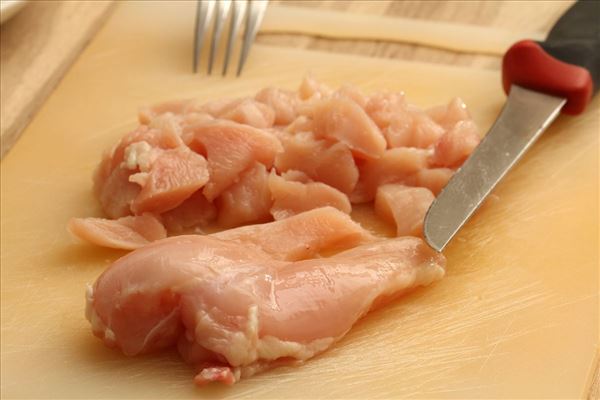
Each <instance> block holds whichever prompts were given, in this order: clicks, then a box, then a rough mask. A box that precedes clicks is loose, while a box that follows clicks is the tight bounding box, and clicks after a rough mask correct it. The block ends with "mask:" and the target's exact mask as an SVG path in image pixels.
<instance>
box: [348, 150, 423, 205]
mask: <svg viewBox="0 0 600 400" xmlns="http://www.w3.org/2000/svg"><path fill="white" fill-rule="evenodd" d="M430 154H431V152H430V151H428V150H424V149H416V148H412V147H398V148H396V149H390V150H386V152H385V153H384V154H383V156H382V157H381V158H378V159H375V160H366V161H364V162H363V164H362V165H360V166H359V171H360V178H359V180H358V183H357V184H356V188H355V189H354V192H353V193H352V194H351V195H350V200H351V201H352V203H366V202H369V201H371V200H373V199H374V198H375V192H376V191H377V187H378V186H379V185H383V184H384V183H390V182H400V181H402V180H403V179H406V178H407V177H408V176H410V175H412V174H414V173H415V172H417V171H419V170H421V169H423V168H426V167H427V159H428V158H429V155H430Z"/></svg>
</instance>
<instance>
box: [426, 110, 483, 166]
mask: <svg viewBox="0 0 600 400" xmlns="http://www.w3.org/2000/svg"><path fill="white" fill-rule="evenodd" d="M479 140H480V139H479V134H478V131H477V126H476V125H475V123H474V122H473V121H459V122H457V123H456V125H454V127H453V128H452V129H451V130H450V131H448V132H446V133H445V134H444V135H443V136H442V137H441V138H440V139H439V140H438V142H437V143H436V144H435V148H434V152H433V156H432V157H431V164H432V165H435V166H438V167H456V166H459V165H460V164H462V163H463V162H464V161H465V160H466V159H467V157H469V155H470V154H471V153H472V152H473V150H474V149H475V147H477V145H478V144H479Z"/></svg>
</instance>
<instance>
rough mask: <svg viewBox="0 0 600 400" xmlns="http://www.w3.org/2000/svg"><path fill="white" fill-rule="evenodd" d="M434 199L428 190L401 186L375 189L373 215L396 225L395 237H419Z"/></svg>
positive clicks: (392, 185)
mask: <svg viewBox="0 0 600 400" xmlns="http://www.w3.org/2000/svg"><path fill="white" fill-rule="evenodd" d="M434 199H435V197H434V195H433V193H431V191H430V190H429V189H425V188H422V187H410V186H404V185H402V184H393V183H392V184H387V185H382V186H379V188H377V195H376V196H375V214H377V216H379V217H380V218H382V219H383V220H385V221H387V222H390V223H393V224H395V225H396V236H421V234H422V232H423V220H424V219H425V214H426V213H427V210H428V209H429V206H430V205H431V203H432V202H433V200H434Z"/></svg>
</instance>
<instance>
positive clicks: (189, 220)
mask: <svg viewBox="0 0 600 400" xmlns="http://www.w3.org/2000/svg"><path fill="white" fill-rule="evenodd" d="M161 218H162V221H163V224H164V226H165V227H166V228H167V229H168V230H169V232H173V233H181V232H184V231H186V230H188V229H190V228H198V227H202V226H206V225H207V224H208V223H210V222H211V221H213V220H214V219H216V218H217V208H216V207H215V205H214V204H213V203H211V202H209V201H208V200H206V197H204V194H202V190H198V191H197V192H196V193H194V194H192V195H191V196H190V197H188V199H187V200H185V201H184V202H183V203H181V204H180V205H179V206H177V207H175V208H174V209H172V210H169V211H167V212H165V213H163V214H161Z"/></svg>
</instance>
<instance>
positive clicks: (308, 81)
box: [298, 75, 333, 100]
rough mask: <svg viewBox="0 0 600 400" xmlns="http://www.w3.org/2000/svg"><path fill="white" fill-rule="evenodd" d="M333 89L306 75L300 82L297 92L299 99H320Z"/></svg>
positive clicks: (329, 93)
mask: <svg viewBox="0 0 600 400" xmlns="http://www.w3.org/2000/svg"><path fill="white" fill-rule="evenodd" d="M332 92H333V90H331V88H330V87H329V86H327V85H325V84H323V83H321V82H318V81H317V80H316V79H315V78H314V77H313V76H311V75H306V76H305V77H304V79H302V82H301V83H300V88H299V89H298V94H299V96H300V99H302V100H309V99H320V98H323V97H327V96H330V95H331V93H332Z"/></svg>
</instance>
